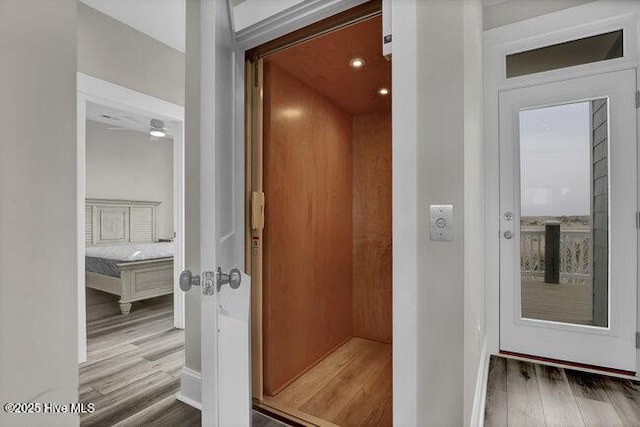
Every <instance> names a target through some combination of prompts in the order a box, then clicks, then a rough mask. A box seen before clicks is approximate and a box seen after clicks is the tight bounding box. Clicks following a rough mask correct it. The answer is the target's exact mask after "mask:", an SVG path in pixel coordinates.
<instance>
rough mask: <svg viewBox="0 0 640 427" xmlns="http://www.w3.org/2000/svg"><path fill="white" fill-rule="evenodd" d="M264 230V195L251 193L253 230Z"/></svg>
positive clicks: (255, 192) (260, 192)
mask: <svg viewBox="0 0 640 427" xmlns="http://www.w3.org/2000/svg"><path fill="white" fill-rule="evenodd" d="M263 228H264V193H263V192H262V191H252V192H251V229H252V230H262V229H263Z"/></svg>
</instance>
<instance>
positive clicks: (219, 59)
mask: <svg viewBox="0 0 640 427" xmlns="http://www.w3.org/2000/svg"><path fill="white" fill-rule="evenodd" d="M201 7H202V9H201V13H202V20H201V25H202V27H201V31H202V41H203V43H202V47H203V49H202V51H201V55H202V56H201V61H202V67H201V100H202V101H201V116H200V120H201V172H200V177H201V182H200V186H201V187H200V194H201V210H200V212H201V218H200V225H201V230H200V231H201V254H200V256H201V259H200V265H201V268H202V270H203V271H204V272H205V273H203V280H202V290H203V294H202V295H201V346H202V347H201V357H202V359H201V366H202V425H203V426H220V427H227V426H229V427H243V426H249V425H250V424H251V386H250V353H249V351H250V348H249V342H250V341H249V306H250V292H251V291H250V290H251V281H250V278H249V276H247V275H246V274H244V259H243V257H244V246H243V245H244V235H243V233H244V221H243V217H244V208H243V206H244V200H243V197H242V194H243V190H242V189H243V180H244V157H243V148H242V147H243V145H244V143H243V141H242V139H241V138H242V135H239V134H238V132H236V128H235V125H234V123H235V121H236V114H235V107H236V106H237V104H236V96H235V95H236V94H235V91H234V85H235V82H236V80H237V79H242V72H243V67H244V61H243V60H241V61H240V66H239V67H238V66H237V63H236V50H235V49H236V48H235V45H234V35H233V30H232V27H231V17H230V10H229V5H228V2H227V1H221V0H203V1H202V6H201ZM206 46H213V49H210V50H208V49H207V48H206ZM241 59H242V58H241ZM240 86H241V87H242V85H240ZM240 122H241V123H242V122H243V120H242V119H240ZM218 268H220V269H221V271H222V272H224V273H226V274H229V273H230V276H231V277H224V276H223V277H221V275H220V274H219V273H214V275H213V276H211V275H210V274H209V273H206V272H216V270H217V269H218ZM234 268H237V269H239V270H233V269H234ZM241 271H242V272H241ZM221 278H226V279H230V282H231V283H227V284H223V285H222V287H221V288H220V289H216V288H217V287H218V286H217V284H216V282H218V281H219V280H220V279H221ZM238 279H241V280H240V283H239V286H238V287H237V288H236V286H237V285H238ZM207 290H208V292H207ZM206 294H208V295H206Z"/></svg>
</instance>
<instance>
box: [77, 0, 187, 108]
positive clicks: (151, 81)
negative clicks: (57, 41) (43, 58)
mask: <svg viewBox="0 0 640 427" xmlns="http://www.w3.org/2000/svg"><path fill="white" fill-rule="evenodd" d="M189 1H191V0H189ZM150 19H152V17H150ZM78 71H80V72H82V73H84V74H88V75H90V76H93V77H97V78H99V79H102V80H106V81H109V82H112V83H115V84H117V85H120V86H124V87H127V88H129V89H133V90H136V91H138V92H142V93H146V94H147V95H151V96H155V97H156V98H160V99H164V100H166V101H169V102H173V103H174V104H178V105H184V75H185V63H184V54H183V53H182V52H180V51H178V50H176V49H173V48H171V47H169V46H167V45H165V44H163V43H161V42H159V41H158V40H155V39H152V38H151V37H149V36H147V35H146V34H144V33H141V32H140V31H137V30H135V29H133V28H131V27H129V26H128V25H125V24H123V23H122V22H120V21H117V20H115V19H113V18H111V17H110V16H107V15H105V14H104V13H101V12H98V11H97V10H95V9H93V8H91V7H89V6H87V5H86V4H84V3H80V2H78Z"/></svg>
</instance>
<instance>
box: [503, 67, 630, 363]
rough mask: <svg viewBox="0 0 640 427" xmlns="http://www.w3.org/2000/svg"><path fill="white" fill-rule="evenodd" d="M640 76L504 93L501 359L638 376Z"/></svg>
mask: <svg viewBox="0 0 640 427" xmlns="http://www.w3.org/2000/svg"><path fill="white" fill-rule="evenodd" d="M635 91H636V70H635V69H629V70H623V71H617V72H611V73H605V74H598V75H593V76H589V77H582V78H576V79H572V80H565V81H561V82H555V83H549V84H545V85H538V86H534V87H527V88H522V89H513V90H508V91H504V92H501V93H500V134H499V137H500V213H501V214H500V215H501V219H500V239H501V243H500V350H501V351H503V352H512V353H518V354H524V355H532V356H539V357H545V358H549V359H556V360H561V361H569V362H574V363H581V364H586V365H593V366H597V367H606V368H612V369H617V370H621V371H626V372H629V373H635V372H636V370H637V365H636V364H637V358H636V348H635V347H636V346H635V335H636V334H635V332H636V313H637V267H638V261H637V257H638V249H637V246H638V231H637V228H636V215H637V211H638V206H637V199H638V185H637V182H638V178H637V164H638V162H637V156H638V153H637V144H636V126H637V118H636V100H635Z"/></svg>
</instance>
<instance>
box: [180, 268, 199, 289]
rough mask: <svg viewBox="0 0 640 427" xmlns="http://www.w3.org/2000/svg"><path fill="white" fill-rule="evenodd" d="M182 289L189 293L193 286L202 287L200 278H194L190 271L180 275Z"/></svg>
mask: <svg viewBox="0 0 640 427" xmlns="http://www.w3.org/2000/svg"><path fill="white" fill-rule="evenodd" d="M179 282H180V289H182V290H183V291H184V292H187V291H188V290H189V289H191V287H192V286H200V276H194V275H193V273H191V271H189V270H185V271H183V272H182V273H180V280H179Z"/></svg>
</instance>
